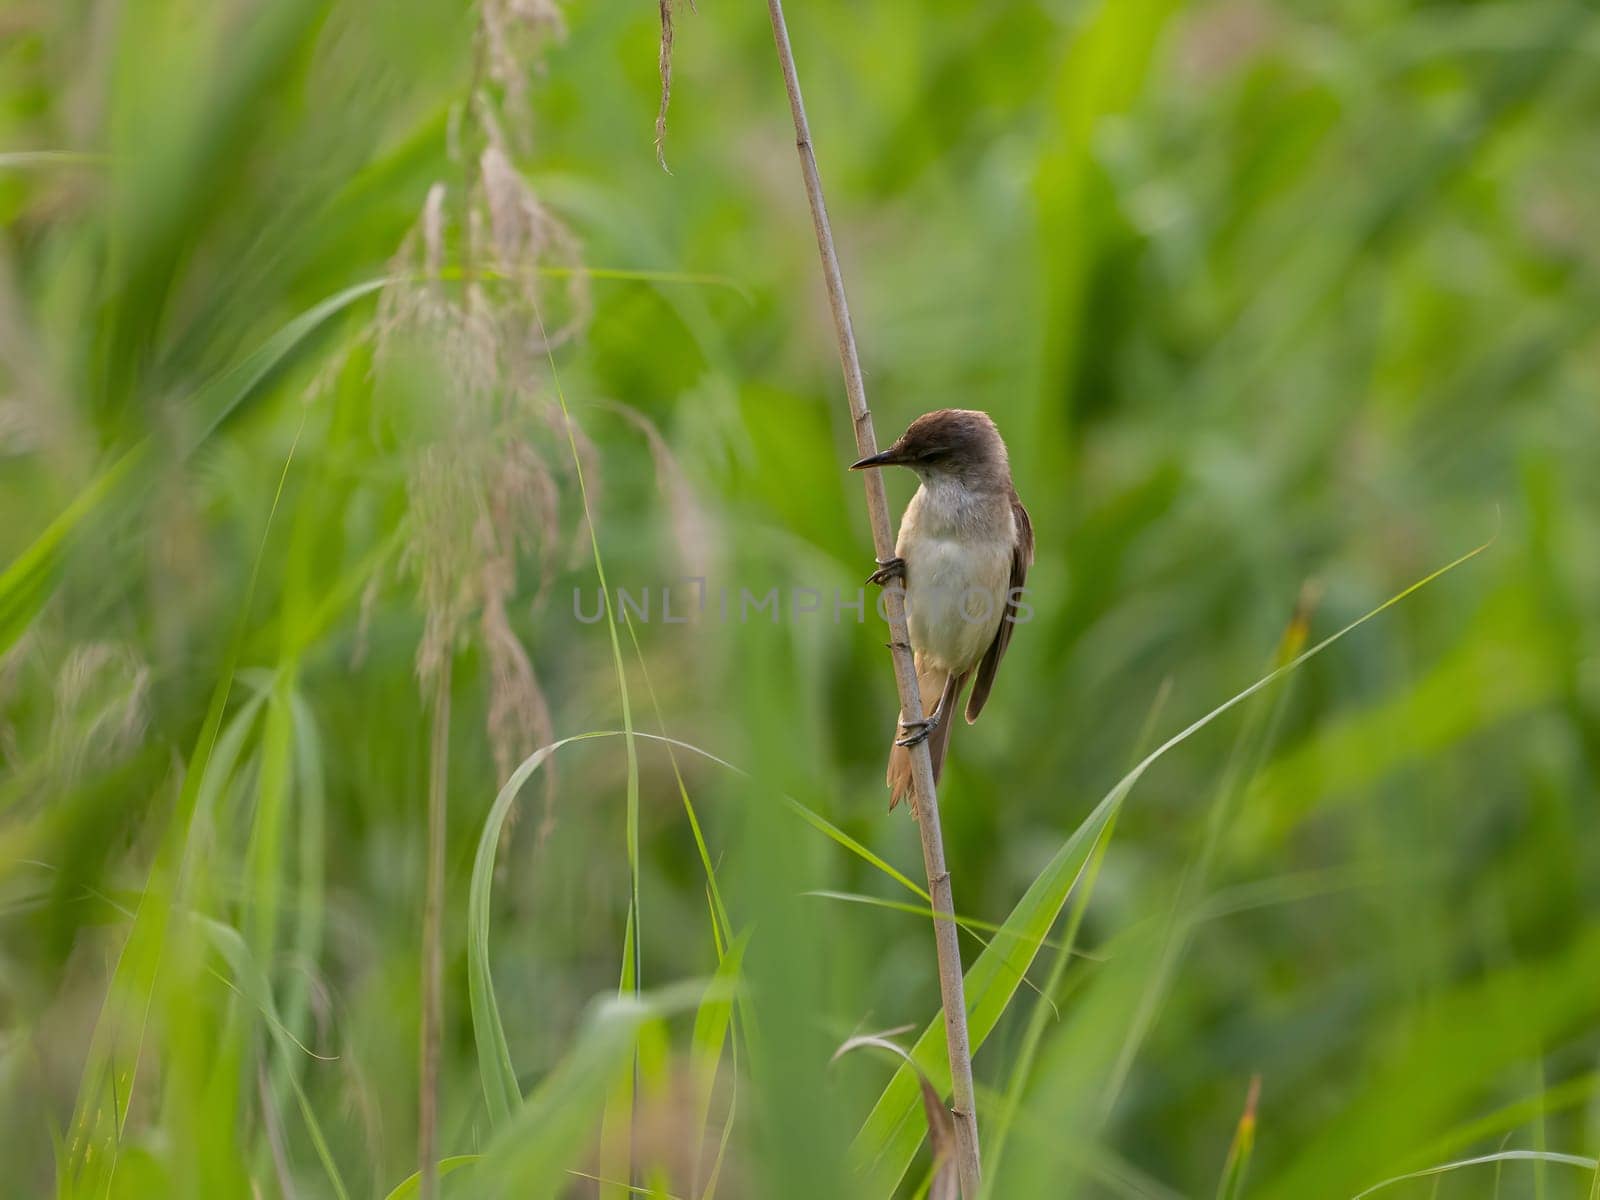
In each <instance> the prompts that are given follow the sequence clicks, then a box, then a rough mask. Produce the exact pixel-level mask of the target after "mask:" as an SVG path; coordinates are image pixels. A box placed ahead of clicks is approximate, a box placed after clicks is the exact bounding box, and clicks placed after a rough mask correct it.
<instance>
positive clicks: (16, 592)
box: [0, 279, 388, 654]
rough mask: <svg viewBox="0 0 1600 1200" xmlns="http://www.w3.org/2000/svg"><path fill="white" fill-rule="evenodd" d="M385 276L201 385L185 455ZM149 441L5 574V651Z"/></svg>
mask: <svg viewBox="0 0 1600 1200" xmlns="http://www.w3.org/2000/svg"><path fill="white" fill-rule="evenodd" d="M387 282H388V281H387V280H385V279H374V280H368V281H367V282H365V283H358V284H356V285H355V286H353V287H349V288H346V289H345V290H344V291H342V292H338V293H336V294H334V295H332V296H330V297H328V298H327V299H326V300H324V301H322V302H321V303H320V304H317V305H314V306H313V307H311V308H309V309H307V310H306V311H305V312H303V313H301V314H300V315H299V316H298V317H296V318H295V319H294V320H292V321H290V322H289V323H288V324H287V325H285V326H284V327H283V328H282V329H280V330H279V331H278V332H277V333H275V334H273V336H272V337H270V338H268V339H267V341H266V342H264V343H263V344H262V345H261V346H260V347H258V348H257V349H256V350H255V351H254V352H252V353H251V354H249V355H248V356H246V357H245V358H244V359H242V360H241V361H240V362H238V363H236V364H235V365H234V366H232V367H230V368H228V369H227V370H226V371H224V372H223V373H222V374H221V375H218V376H216V377H215V378H214V379H212V380H211V381H210V382H209V383H206V384H204V385H203V386H202V387H201V388H200V390H199V391H198V392H196V393H195V394H194V395H193V396H192V397H190V399H189V401H188V407H189V408H190V409H191V410H192V412H191V414H190V418H189V422H188V426H189V429H190V433H189V435H188V437H187V440H186V441H185V442H184V444H183V446H182V452H183V454H184V455H185V456H187V455H189V454H192V453H193V452H194V451H195V450H196V449H197V448H198V447H199V446H200V445H201V444H202V443H204V442H205V440H206V439H207V438H209V437H210V436H211V434H212V433H214V432H215V431H216V429H217V427H218V426H219V425H221V424H222V422H223V421H224V420H226V419H227V417H228V416H229V415H230V414H232V413H233V412H234V411H236V410H237V409H238V407H239V406H240V405H241V404H243V403H244V402H245V401H246V400H248V399H249V398H250V397H251V396H252V395H253V394H254V393H255V392H256V390H257V389H258V388H259V387H260V386H261V385H262V383H263V382H265V380H266V379H267V378H268V377H269V376H270V375H271V374H272V373H273V372H274V371H275V370H276V369H277V368H278V367H279V366H281V365H282V364H283V363H284V362H285V361H286V360H287V359H288V357H289V355H290V354H291V352H293V351H294V350H295V348H296V347H298V346H299V345H300V343H301V342H303V341H304V340H305V339H306V338H307V337H308V336H310V334H311V333H313V332H314V331H315V330H316V329H317V328H318V327H319V326H320V325H322V324H323V322H325V321H327V320H328V318H330V317H332V316H333V315H334V314H336V313H338V312H340V311H342V310H343V309H346V308H348V307H349V306H350V305H352V304H354V303H355V302H356V301H357V300H360V299H361V298H362V297H364V296H369V295H371V294H372V293H373V292H375V291H377V290H378V289H379V288H382V287H383V286H384V285H385V284H386V283H387ZM149 448H150V442H149V439H146V440H144V441H141V442H140V443H138V444H137V445H136V446H134V447H133V448H132V449H131V450H129V451H127V452H126V453H125V454H123V455H122V456H121V457H120V458H118V459H117V460H116V461H115V462H113V463H112V464H111V465H110V466H109V467H107V468H106V469H105V470H103V471H102V472H100V474H99V475H97V476H96V477H95V478H94V479H93V480H92V481H91V482H90V483H89V484H88V486H86V487H85V488H84V489H83V491H81V492H79V493H78V495H77V496H76V497H75V498H74V499H73V501H72V503H71V504H69V505H68V506H67V507H66V508H65V509H64V510H63V511H62V513H61V515H60V516H58V517H56V519H55V520H53V521H51V522H50V524H49V525H48V526H46V527H45V529H44V531H43V532H42V533H40V534H39V536H38V537H37V538H35V539H34V541H33V542H32V544H31V545H29V546H28V548H27V549H26V550H24V551H23V552H22V553H21V554H19V555H18V556H17V557H16V558H15V559H14V560H13V561H12V562H11V564H10V566H8V567H7V568H6V569H5V572H4V573H3V574H0V654H3V653H4V652H5V651H6V650H8V649H10V648H11V646H12V645H13V644H14V643H15V642H16V640H17V638H18V637H20V636H21V635H22V632H23V630H25V629H27V627H28V626H29V625H30V624H32V623H33V619H34V618H35V617H36V616H38V614H39V610H40V609H42V608H43V607H44V605H45V601H47V600H48V599H49V598H50V594H51V592H53V591H54V590H55V580H56V573H57V571H58V569H59V567H60V563H61V557H62V554H63V553H64V551H65V549H66V546H67V544H68V542H69V540H70V539H71V537H72V535H73V534H74V533H76V532H77V530H78V528H79V527H80V526H81V525H82V524H83V523H84V521H85V520H86V519H87V518H88V517H90V516H91V515H93V514H94V513H96V512H98V511H99V510H100V509H101V508H102V507H104V506H105V504H106V501H107V500H108V499H109V498H110V497H111V496H112V495H113V494H115V493H116V492H117V490H118V487H119V485H120V484H122V483H123V482H124V481H125V480H126V478H127V476H128V475H129V474H130V472H131V471H132V469H133V468H134V467H136V466H137V465H138V464H139V463H140V462H141V461H142V460H143V459H144V457H145V455H146V454H148V452H149Z"/></svg>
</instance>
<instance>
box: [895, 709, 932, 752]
mask: <svg viewBox="0 0 1600 1200" xmlns="http://www.w3.org/2000/svg"><path fill="white" fill-rule="evenodd" d="M938 727H939V718H938V717H937V716H932V717H923V718H922V719H921V720H920V721H901V722H900V730H901V733H900V736H899V737H897V738H895V740H894V744H895V745H896V746H906V747H911V746H915V745H916V744H917V743H918V742H925V741H927V740H928V735H929V734H930V733H932V732H933V731H934V730H935V729H937V728H938Z"/></svg>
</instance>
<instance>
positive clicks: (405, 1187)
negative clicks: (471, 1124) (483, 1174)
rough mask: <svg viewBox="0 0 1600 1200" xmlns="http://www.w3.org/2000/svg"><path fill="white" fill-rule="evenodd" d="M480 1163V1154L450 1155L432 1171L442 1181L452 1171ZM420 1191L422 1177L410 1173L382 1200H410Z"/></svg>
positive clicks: (481, 1157)
mask: <svg viewBox="0 0 1600 1200" xmlns="http://www.w3.org/2000/svg"><path fill="white" fill-rule="evenodd" d="M481 1161H483V1155H481V1154H451V1155H447V1156H446V1157H444V1158H441V1159H440V1160H439V1161H438V1162H437V1163H435V1164H434V1170H435V1171H436V1172H437V1174H438V1176H439V1178H440V1179H443V1178H444V1177H445V1176H446V1175H449V1174H450V1173H451V1172H452V1171H458V1170H460V1169H461V1168H462V1167H470V1166H472V1164H473V1163H476V1162H481ZM421 1190H422V1176H421V1174H419V1173H417V1172H412V1173H411V1174H410V1175H408V1176H406V1177H405V1178H404V1179H402V1180H401V1181H400V1182H399V1183H397V1184H396V1185H395V1187H394V1190H393V1191H391V1192H390V1193H389V1194H388V1195H387V1196H385V1197H384V1198H383V1200H411V1197H413V1196H415V1195H416V1194H417V1193H418V1192H419V1191H421Z"/></svg>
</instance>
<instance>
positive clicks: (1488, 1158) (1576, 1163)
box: [1351, 1150, 1600, 1200]
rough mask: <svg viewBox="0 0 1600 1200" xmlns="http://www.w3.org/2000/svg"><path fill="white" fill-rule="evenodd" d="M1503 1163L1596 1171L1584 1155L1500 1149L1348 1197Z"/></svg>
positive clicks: (1598, 1163) (1597, 1163)
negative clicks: (1534, 1163)
mask: <svg viewBox="0 0 1600 1200" xmlns="http://www.w3.org/2000/svg"><path fill="white" fill-rule="evenodd" d="M1507 1162H1536V1163H1547V1162H1548V1163H1559V1164H1560V1165H1562V1166H1566V1167H1578V1168H1580V1169H1582V1170H1585V1171H1600V1160H1596V1159H1593V1158H1585V1157H1583V1155H1581V1154H1557V1153H1556V1152H1555V1151H1553V1150H1501V1151H1499V1152H1497V1153H1495V1154H1483V1155H1479V1156H1478V1157H1477V1158H1463V1159H1458V1160H1457V1161H1455V1162H1448V1163H1440V1164H1439V1165H1438V1166H1436V1167H1424V1168H1423V1169H1422V1170H1420V1171H1408V1172H1406V1173H1405V1174H1404V1175H1395V1176H1392V1177H1390V1178H1388V1179H1385V1180H1383V1181H1382V1182H1381V1183H1375V1184H1373V1185H1372V1186H1371V1187H1369V1188H1367V1189H1366V1190H1365V1191H1360V1192H1357V1193H1356V1194H1355V1195H1354V1196H1353V1197H1351V1200H1362V1197H1364V1196H1371V1195H1373V1194H1374V1193H1376V1192H1380V1191H1382V1190H1383V1189H1384V1188H1386V1187H1392V1186H1394V1185H1395V1184H1397V1183H1404V1182H1406V1180H1408V1179H1426V1178H1428V1176H1430V1175H1444V1174H1447V1173H1448V1172H1450V1171H1459V1170H1462V1169H1463V1168H1465V1167H1481V1166H1486V1165H1488V1164H1490V1163H1507Z"/></svg>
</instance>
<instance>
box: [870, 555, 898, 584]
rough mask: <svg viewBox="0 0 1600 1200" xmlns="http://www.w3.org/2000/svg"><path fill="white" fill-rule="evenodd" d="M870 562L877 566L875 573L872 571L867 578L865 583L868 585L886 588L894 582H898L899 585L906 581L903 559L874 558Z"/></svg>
mask: <svg viewBox="0 0 1600 1200" xmlns="http://www.w3.org/2000/svg"><path fill="white" fill-rule="evenodd" d="M872 561H873V562H875V563H877V564H878V569H877V570H876V571H874V572H873V573H872V574H871V575H868V576H867V582H868V583H875V584H877V585H878V586H879V587H887V586H888V585H889V584H891V583H893V582H895V581H896V580H898V581H899V582H900V583H905V581H906V560H905V559H903V558H898V557H897V558H875V559H873V560H872Z"/></svg>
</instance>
